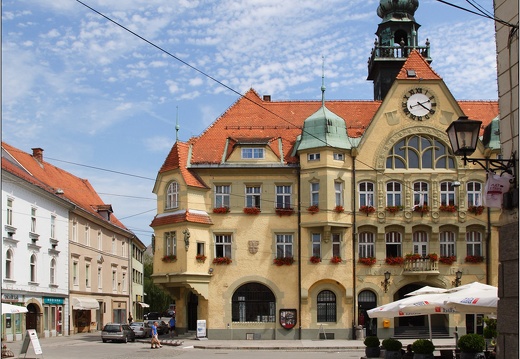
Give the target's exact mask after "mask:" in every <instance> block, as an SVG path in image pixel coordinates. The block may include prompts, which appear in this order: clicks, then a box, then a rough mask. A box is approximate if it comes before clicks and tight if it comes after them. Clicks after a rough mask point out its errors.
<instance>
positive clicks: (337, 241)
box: [332, 233, 341, 257]
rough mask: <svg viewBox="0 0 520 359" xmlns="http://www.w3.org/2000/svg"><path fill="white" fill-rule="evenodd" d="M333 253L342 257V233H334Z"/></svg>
mask: <svg viewBox="0 0 520 359" xmlns="http://www.w3.org/2000/svg"><path fill="white" fill-rule="evenodd" d="M332 255H333V256H335V257H341V234H339V233H332Z"/></svg>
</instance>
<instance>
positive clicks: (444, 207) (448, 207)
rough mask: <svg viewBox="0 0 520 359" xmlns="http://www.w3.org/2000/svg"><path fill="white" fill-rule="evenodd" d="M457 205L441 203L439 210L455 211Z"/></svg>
mask: <svg viewBox="0 0 520 359" xmlns="http://www.w3.org/2000/svg"><path fill="white" fill-rule="evenodd" d="M457 209H458V207H457V206H454V205H452V204H446V205H441V206H440V207H439V211H441V212H452V213H453V212H457Z"/></svg>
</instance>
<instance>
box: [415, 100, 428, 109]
mask: <svg viewBox="0 0 520 359" xmlns="http://www.w3.org/2000/svg"><path fill="white" fill-rule="evenodd" d="M426 102H430V100H428V101H424V102H422V103H421V102H419V101H417V105H416V106H421V107H422V108H424V109H425V110H428V111H430V109H429V108H428V107H426V106H424V105H423V104H424V103H426Z"/></svg>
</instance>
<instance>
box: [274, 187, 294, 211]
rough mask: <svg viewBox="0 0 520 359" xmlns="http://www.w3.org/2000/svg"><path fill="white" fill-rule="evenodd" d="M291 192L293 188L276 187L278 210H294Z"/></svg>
mask: <svg viewBox="0 0 520 359" xmlns="http://www.w3.org/2000/svg"><path fill="white" fill-rule="evenodd" d="M291 192H292V188H291V186H276V208H292V207H291Z"/></svg>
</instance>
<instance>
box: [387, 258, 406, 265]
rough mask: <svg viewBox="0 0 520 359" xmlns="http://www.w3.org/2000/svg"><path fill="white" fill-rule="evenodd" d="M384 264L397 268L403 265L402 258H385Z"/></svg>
mask: <svg viewBox="0 0 520 359" xmlns="http://www.w3.org/2000/svg"><path fill="white" fill-rule="evenodd" d="M385 263H386V264H390V265H391V266H398V265H401V264H403V263H404V258H403V257H386V258H385Z"/></svg>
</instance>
